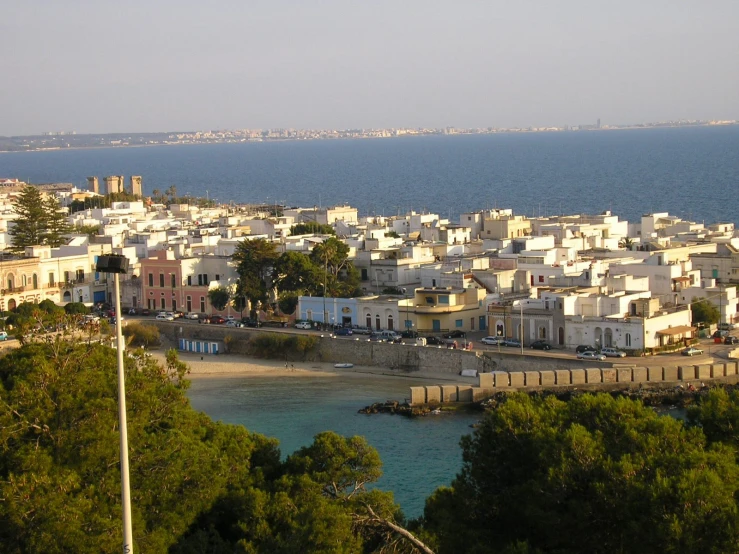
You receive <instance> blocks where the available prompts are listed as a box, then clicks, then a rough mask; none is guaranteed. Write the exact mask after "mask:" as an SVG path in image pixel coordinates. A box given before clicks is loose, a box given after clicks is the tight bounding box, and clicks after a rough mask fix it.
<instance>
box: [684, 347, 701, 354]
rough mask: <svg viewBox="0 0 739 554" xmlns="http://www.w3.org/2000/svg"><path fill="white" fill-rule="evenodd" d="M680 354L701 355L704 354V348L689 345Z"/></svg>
mask: <svg viewBox="0 0 739 554" xmlns="http://www.w3.org/2000/svg"><path fill="white" fill-rule="evenodd" d="M680 354H682V355H683V356H700V355H701V354H703V350H701V349H700V348H695V347H693V346H688V347H687V348H686V349H685V350H681V351H680Z"/></svg>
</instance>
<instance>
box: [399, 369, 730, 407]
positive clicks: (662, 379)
mask: <svg viewBox="0 0 739 554" xmlns="http://www.w3.org/2000/svg"><path fill="white" fill-rule="evenodd" d="M706 381H714V382H716V381H718V382H722V383H739V362H736V361H729V362H717V363H714V364H700V365H682V366H679V367H649V368H646V367H627V366H621V367H615V368H587V369H580V368H574V369H556V370H541V371H531V370H530V371H524V372H510V373H509V372H504V371H495V372H493V373H481V374H480V375H479V376H478V386H477V387H471V393H469V394H463V393H462V390H461V389H462V387H461V386H460V387H458V390H457V395H456V396H457V401H459V402H474V401H478V400H483V399H485V398H488V397H490V396H492V395H494V394H495V393H498V392H502V391H511V390H524V391H526V390H529V391H534V390H542V389H551V390H557V389H562V390H567V389H572V388H577V389H581V390H591V391H593V392H596V391H606V390H618V389H625V388H626V389H631V388H638V387H640V386H644V385H649V386H652V387H660V386H663V387H674V386H684V387H688V386H690V385H694V386H696V387H698V386H700V384H701V383H705V382H706ZM430 388H431V389H433V388H434V387H428V386H427V387H411V395H410V400H411V404H414V403H415V404H423V403H432V404H438V403H444V402H454V400H453V399H454V395H453V394H451V390H450V391H449V392H450V394H447V395H443V396H442V398H440V399H439V398H438V395H434V396H431V397H430V396H428V394H426V395H425V396H424V395H423V394H422V393H421V392H418V391H417V392H416V393H415V394H414V390H415V389H422V390H423V389H425V390H427V391H428V390H429V389H430ZM436 388H439V387H436ZM467 388H469V387H465V389H467ZM422 399H424V400H425V401H422ZM429 399H431V400H429Z"/></svg>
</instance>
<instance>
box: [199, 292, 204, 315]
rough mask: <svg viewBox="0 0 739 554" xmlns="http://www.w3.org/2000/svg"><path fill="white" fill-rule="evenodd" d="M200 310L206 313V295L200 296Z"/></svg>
mask: <svg viewBox="0 0 739 554" xmlns="http://www.w3.org/2000/svg"><path fill="white" fill-rule="evenodd" d="M200 312H201V313H205V296H201V297H200Z"/></svg>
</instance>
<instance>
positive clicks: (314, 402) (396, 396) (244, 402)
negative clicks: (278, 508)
mask: <svg viewBox="0 0 739 554" xmlns="http://www.w3.org/2000/svg"><path fill="white" fill-rule="evenodd" d="M412 384H417V383H413V382H409V381H407V380H405V379H394V378H380V377H369V376H361V375H349V376H337V377H312V376H294V377H293V376H287V377H262V376H253V377H252V376H249V377H207V378H204V377H198V378H196V379H193V381H192V386H191V388H190V390H189V392H188V396H189V397H190V401H191V403H192V406H193V407H194V408H195V409H196V410H200V411H203V412H205V413H206V414H208V415H209V416H210V417H211V418H213V419H216V420H220V421H223V422H225V423H233V424H239V425H244V426H245V427H246V428H247V429H249V430H251V431H255V432H258V433H262V434H265V435H268V436H271V437H276V438H277V439H279V441H280V448H281V450H282V454H283V456H286V455H288V454H290V453H292V452H294V451H295V450H296V449H298V448H300V447H301V446H305V445H308V444H310V442H311V441H312V438H313V436H314V435H316V434H317V433H320V432H321V431H326V430H332V431H336V432H337V433H340V434H342V435H345V436H351V435H362V436H364V437H366V438H367V440H368V441H369V443H370V444H371V445H372V446H374V447H375V448H376V449H377V450H378V451H379V453H380V456H381V458H382V461H383V471H384V475H383V477H382V478H381V479H380V481H379V482H378V484H377V486H378V487H379V488H381V489H383V490H390V491H393V493H394V494H395V499H396V501H397V502H398V503H399V504H400V505H401V506H402V508H403V511H404V513H405V514H406V516H408V517H417V516H419V515H421V514H422V512H423V505H424V501H425V499H426V497H428V496H429V495H430V494H431V493H432V492H433V491H434V490H435V489H436V488H437V487H439V486H441V485H448V484H449V483H450V482H451V480H452V479H453V478H454V476H455V475H456V473H457V471H458V470H459V469H460V468H461V464H462V454H461V450H460V448H459V439H460V438H461V437H462V435H465V434H469V433H470V432H472V429H471V428H470V424H471V423H474V422H475V421H477V420H478V417H476V416H472V415H459V414H455V415H439V416H428V417H422V418H413V419H409V418H406V417H401V416H392V415H386V414H375V415H364V414H358V413H357V410H358V409H360V408H363V407H364V406H366V405H368V404H371V403H373V402H381V401H385V400H401V401H402V400H403V399H404V398H405V397H407V396H408V387H409V386H410V385H412Z"/></svg>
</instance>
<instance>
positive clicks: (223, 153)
mask: <svg viewBox="0 0 739 554" xmlns="http://www.w3.org/2000/svg"><path fill="white" fill-rule="evenodd" d="M114 174H115V175H119V174H122V175H132V174H133V175H142V176H143V178H144V180H143V182H144V190H145V192H147V193H150V192H151V191H152V190H153V189H159V190H164V189H166V188H168V187H170V186H171V185H175V186H176V187H177V191H178V193H180V194H186V193H190V194H192V195H202V196H205V195H206V191H207V194H208V195H209V196H210V198H216V199H218V200H219V201H220V202H229V201H231V200H233V201H235V202H270V203H273V202H278V203H281V204H287V205H300V206H314V205H327V204H337V203H341V202H348V203H350V204H352V205H354V206H356V207H357V208H358V209H359V210H360V214H384V215H390V214H395V213H398V212H404V211H407V210H410V209H415V210H417V211H420V210H429V211H432V212H436V213H440V214H441V215H442V216H444V217H449V218H451V219H452V220H455V221H456V220H457V218H458V217H459V214H460V213H462V212H464V211H468V210H474V209H480V208H486V207H501V208H504V207H510V208H513V209H514V210H515V212H516V213H521V214H526V215H539V214H541V215H546V214H559V213H599V212H601V211H603V210H611V211H613V213H615V214H617V215H619V216H621V217H622V218H624V219H628V220H630V221H638V218H639V217H640V216H641V215H642V214H643V213H646V212H650V211H668V212H670V213H671V214H673V215H678V216H681V217H684V218H689V219H693V220H695V221H705V222H706V223H710V222H716V221H734V222H736V221H737V216H736V213H737V208H739V200H738V198H739V194H738V193H739V126H726V127H684V128H658V129H639V130H620V131H601V132H579V133H578V132H570V133H530V134H496V135H466V136H427V137H399V138H392V139H365V140H337V141H331V140H325V141H305V142H300V141H288V142H262V143H239V144H213V145H182V146H161V147H151V148H106V149H90V150H59V151H47V152H26V153H6V154H2V155H0V177H18V178H21V179H30V180H31V181H32V182H72V183H75V184H77V185H79V186H82V187H84V186H85V185H86V183H85V178H86V177H87V176H88V175H97V176H100V177H102V176H105V175H114Z"/></svg>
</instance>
